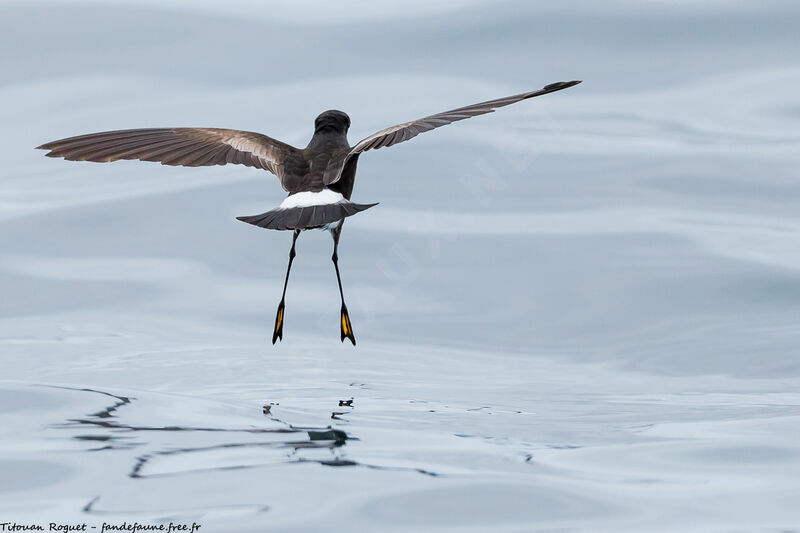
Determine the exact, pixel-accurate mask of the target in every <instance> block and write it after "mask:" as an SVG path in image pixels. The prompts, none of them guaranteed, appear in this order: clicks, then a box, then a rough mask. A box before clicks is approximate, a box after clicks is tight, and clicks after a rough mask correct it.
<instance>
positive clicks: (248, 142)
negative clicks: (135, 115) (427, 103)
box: [38, 80, 580, 345]
mask: <svg viewBox="0 0 800 533" xmlns="http://www.w3.org/2000/svg"><path fill="white" fill-rule="evenodd" d="M578 83H580V81H577V80H576V81H567V82H558V83H552V84H550V85H547V86H546V87H544V88H543V89H540V90H538V91H532V92H527V93H521V94H517V95H514V96H508V97H506V98H498V99H497V100H489V101H488V102H481V103H479V104H474V105H470V106H466V107H459V108H458V109H453V110H451V111H445V112H443V113H437V114H435V115H430V116H427V117H424V118H421V119H418V120H412V121H411V122H405V123H403V124H398V125H396V126H392V127H390V128H386V129H385V130H381V131H379V132H377V133H374V134H372V135H370V136H369V137H367V138H366V139H363V140H362V141H360V142H358V143H357V144H356V145H355V146H350V144H349V143H348V142H347V130H348V129H349V128H350V117H348V116H347V114H346V113H343V112H342V111H336V110H331V111H325V112H324V113H322V114H321V115H320V116H318V117H317V119H316V120H315V121H314V136H313V137H312V138H311V141H309V143H308V146H306V147H305V148H303V149H300V148H295V147H293V146H289V145H288V144H285V143H282V142H280V141H277V140H275V139H272V138H270V137H267V136H266V135H261V134H260V133H252V132H249V131H239V130H228V129H219V128H152V129H136V130H120V131H107V132H102V133H91V134H89V135H81V136H78V137H70V138H68V139H61V140H60V141H53V142H49V143H47V144H43V145H42V146H39V147H38V148H41V149H43V150H50V152H48V153H47V156H49V157H63V158H64V159H69V160H71V161H96V162H108V161H117V160H118V159H139V160H141V161H158V162H160V163H161V164H162V165H181V166H187V167H200V166H208V165H225V164H227V163H234V164H239V165H247V166H250V167H256V168H261V169H264V170H268V171H270V172H272V173H273V174H275V175H276V176H278V179H279V180H280V182H281V186H283V188H284V189H285V190H286V191H287V192H288V193H289V196H287V197H286V199H285V200H284V201H283V202H282V203H281V205H280V206H278V207H277V208H276V209H273V210H272V211H267V212H266V213H263V214H260V215H253V216H243V217H237V218H238V219H239V220H242V221H244V222H247V223H249V224H253V225H255V226H259V227H262V228H267V229H276V230H291V231H292V232H293V235H292V248H291V249H290V250H289V266H288V267H287V268H286V279H285V280H284V283H283V295H282V296H281V303H280V304H279V305H278V313H277V315H276V317H275V328H274V330H273V334H272V343H273V344H275V341H276V340H277V339H283V315H284V309H285V298H286V286H287V285H288V283H289V271H290V270H291V269H292V260H293V259H294V257H295V243H296V242H297V237H298V236H299V235H300V232H301V231H302V230H307V229H326V230H328V231H330V232H331V235H332V236H333V256H332V259H333V266H334V268H335V269H336V281H337V282H338V283H339V295H340V296H341V298H342V310H341V315H340V320H339V323H340V327H341V340H342V342H344V339H345V338H348V339H350V342H352V343H353V345H355V343H356V338H355V335H354V334H353V327H352V325H351V324H350V317H349V315H348V314H347V306H346V305H345V304H344V292H343V291H342V278H341V276H340V275H339V263H338V255H337V251H338V248H339V236H340V235H341V233H342V224H343V223H344V219H345V218H347V217H349V216H351V215H354V214H356V213H358V212H359V211H363V210H365V209H369V208H370V207H372V206H374V205H377V204H357V203H354V202H351V201H350V195H351V194H352V192H353V184H354V182H355V176H356V163H357V162H358V156H359V155H360V154H361V153H362V152H366V151H367V150H372V149H378V148H383V147H384V146H392V145H393V144H397V143H400V142H403V141H407V140H409V139H411V138H412V137H416V136H417V135H419V134H420V133H423V132H425V131H430V130H432V129H434V128H438V127H439V126H444V125H446V124H450V123H451V122H456V121H459V120H464V119H466V118H470V117H474V116H477V115H483V114H485V113H491V112H492V111H494V110H495V109H496V108H498V107H503V106H507V105H509V104H513V103H516V102H519V101H522V100H526V99H528V98H533V97H534V96H541V95H543V94H547V93H552V92H555V91H560V90H562V89H566V88H567V87H572V86H573V85H577V84H578Z"/></svg>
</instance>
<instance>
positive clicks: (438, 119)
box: [324, 80, 580, 185]
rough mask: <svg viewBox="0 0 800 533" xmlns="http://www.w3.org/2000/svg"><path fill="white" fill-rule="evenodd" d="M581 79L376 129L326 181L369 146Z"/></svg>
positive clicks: (388, 143) (402, 138) (332, 167)
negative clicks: (383, 128)
mask: <svg viewBox="0 0 800 533" xmlns="http://www.w3.org/2000/svg"><path fill="white" fill-rule="evenodd" d="M579 83H580V80H575V81H560V82H557V83H551V84H550V85H547V86H546V87H544V88H542V89H539V90H538V91H531V92H527V93H521V94H515V95H514V96H507V97H505V98H498V99H496V100H489V101H488V102H481V103H479V104H473V105H468V106H465V107H459V108H458V109H452V110H450V111H445V112H443V113H437V114H435V115H430V116H427V117H423V118H420V119H417V120H412V121H411V122H405V123H403V124H398V125H396V126H392V127H390V128H386V129H385V130H381V131H379V132H377V133H373V134H372V135H370V136H369V137H367V138H366V139H363V140H361V141H359V142H358V143H357V144H356V145H355V146H354V147H353V148H352V149H351V150H350V151H349V152H347V153H346V154H344V155H343V156H342V157H340V158H339V160H338V161H336V162H335V164H333V165H330V164H329V165H328V169H326V171H325V176H324V182H325V184H326V185H330V184H331V183H336V182H337V181H339V178H340V177H341V175H342V169H343V168H344V166H345V164H346V163H347V161H348V160H349V159H350V158H351V157H353V156H356V155H358V154H360V153H361V152H366V151H367V150H372V149H375V150H377V149H378V148H383V147H384V146H392V145H393V144H397V143H401V142H403V141H407V140H409V139H411V138H413V137H416V136H417V135H419V134H420V133H423V132H425V131H430V130H432V129H435V128H438V127H440V126H445V125H447V124H450V123H452V122H457V121H459V120H464V119H467V118H471V117H475V116H478V115H484V114H486V113H491V112H493V111H494V110H495V109H497V108H498V107H504V106H507V105H510V104H514V103H516V102H520V101H522V100H527V99H528V98H533V97H534V96H541V95H543V94H548V93H553V92H556V91H560V90H562V89H566V88H568V87H572V86H573V85H577V84H579Z"/></svg>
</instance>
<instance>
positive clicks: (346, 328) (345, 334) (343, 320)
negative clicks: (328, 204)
mask: <svg viewBox="0 0 800 533" xmlns="http://www.w3.org/2000/svg"><path fill="white" fill-rule="evenodd" d="M343 224H344V220H342V221H341V222H340V223H339V225H338V226H336V228H335V229H332V230H331V236H332V237H333V255H332V256H331V260H332V261H333V266H334V268H335V269H336V281H338V282H339V295H340V296H341V297H342V313H341V316H340V318H339V326H340V328H341V331H342V342H344V339H345V338H347V339H350V342H352V343H353V346H355V345H356V337H355V335H353V326H352V325H351V324H350V315H348V314H347V306H346V305H345V304H344V291H342V277H341V276H340V275H339V235H341V233H342V225H343Z"/></svg>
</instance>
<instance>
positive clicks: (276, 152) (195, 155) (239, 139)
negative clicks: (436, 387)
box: [38, 128, 297, 179]
mask: <svg viewBox="0 0 800 533" xmlns="http://www.w3.org/2000/svg"><path fill="white" fill-rule="evenodd" d="M38 148H40V149H42V150H50V152H48V153H47V154H46V155H47V156H48V157H63V158H64V159H69V160H70V161H96V162H108V161H117V160H118V159H139V160H141V161H158V162H160V163H161V164H162V165H180V166H185V167H201V166H210V165H225V164H228V163H233V164H237V165H247V166H248V167H256V168H262V169H264V170H268V171H270V172H272V173H273V174H275V175H276V176H278V178H281V179H282V178H283V163H284V161H285V159H286V156H287V155H289V154H290V153H292V152H293V151H296V150H297V149H296V148H294V147H292V146H290V145H288V144H285V143H282V142H280V141H276V140H275V139H272V138H270V137H267V136H266V135H261V134H260V133H253V132H249V131H240V130H227V129H219V128H152V129H138V130H119V131H106V132H101V133H90V134H89V135H80V136H78V137H70V138H68V139H61V140H59V141H53V142H49V143H46V144H43V145H41V146H39V147H38Z"/></svg>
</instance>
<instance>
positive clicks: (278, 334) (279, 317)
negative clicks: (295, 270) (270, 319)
mask: <svg viewBox="0 0 800 533" xmlns="http://www.w3.org/2000/svg"><path fill="white" fill-rule="evenodd" d="M299 236H300V230H299V229H296V230H294V235H292V249H291V250H289V266H288V267H286V280H285V281H284V282H283V295H282V296H281V303H280V304H278V313H277V314H276V315H275V329H274V331H273V333H272V344H275V341H276V340H278V339H280V340H283V313H284V309H285V308H286V304H285V300H286V287H287V285H289V272H290V271H291V270H292V261H293V260H294V256H295V255H296V254H295V253H294V245H295V243H296V242H297V237H299Z"/></svg>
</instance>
